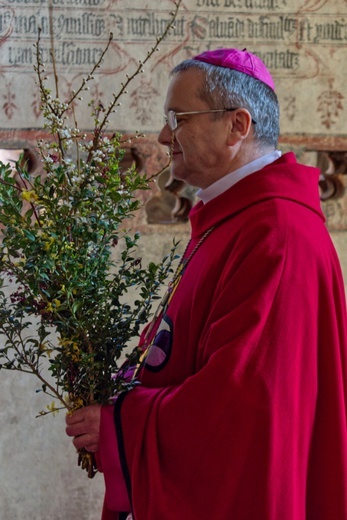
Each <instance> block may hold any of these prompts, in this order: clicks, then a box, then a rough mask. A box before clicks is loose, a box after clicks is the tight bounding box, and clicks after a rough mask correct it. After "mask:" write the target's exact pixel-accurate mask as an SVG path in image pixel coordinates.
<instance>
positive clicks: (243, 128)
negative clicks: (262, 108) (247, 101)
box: [228, 108, 252, 146]
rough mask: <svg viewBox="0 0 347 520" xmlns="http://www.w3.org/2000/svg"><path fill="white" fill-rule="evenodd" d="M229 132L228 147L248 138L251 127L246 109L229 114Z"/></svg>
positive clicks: (250, 118) (249, 116) (249, 115)
mask: <svg viewBox="0 0 347 520" xmlns="http://www.w3.org/2000/svg"><path fill="white" fill-rule="evenodd" d="M229 117H230V122H231V125H230V131H229V135H228V145H229V146H233V145H235V144H236V143H237V142H239V141H243V140H244V139H246V137H248V135H249V132H250V131H251V127H252V116H251V114H250V113H249V112H248V110H247V109H246V108H238V109H237V110H234V111H233V112H230V114H229Z"/></svg>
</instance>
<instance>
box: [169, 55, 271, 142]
mask: <svg viewBox="0 0 347 520" xmlns="http://www.w3.org/2000/svg"><path fill="white" fill-rule="evenodd" d="M193 67H195V68H197V69H200V70H201V71H203V72H205V74H206V83H205V85H204V88H202V89H201V91H200V92H199V93H198V95H199V97H200V99H202V100H203V101H205V102H207V103H208V105H209V106H210V107H211V108H227V107H240V108H241V107H242V108H246V109H247V110H248V111H249V112H250V114H251V116H252V118H253V120H255V121H256V124H255V125H254V137H255V139H256V141H257V142H258V144H259V146H261V147H264V148H268V147H274V148H276V146H277V143H278V137H279V132H280V129H279V104H278V99H277V96H276V94H275V92H274V91H273V90H272V89H271V88H270V87H268V86H267V85H265V83H263V82H262V81H259V80H257V79H255V78H253V77H252V76H248V75H247V74H244V73H243V72H239V71H237V70H232V69H229V68H226V67H219V66H216V65H211V64H209V63H205V62H202V61H198V60H185V61H182V62H181V63H179V64H178V65H177V66H176V67H174V68H173V69H172V71H171V75H172V76H173V75H175V74H177V73H178V72H180V71H183V70H187V69H190V68H193ZM215 117H223V116H220V114H218V115H217V114H216V115H215Z"/></svg>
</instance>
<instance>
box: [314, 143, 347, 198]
mask: <svg viewBox="0 0 347 520" xmlns="http://www.w3.org/2000/svg"><path fill="white" fill-rule="evenodd" d="M317 155H318V157H317V166H318V168H319V169H320V170H321V176H320V180H319V188H320V198H321V200H322V201H326V200H329V199H338V198H341V197H342V196H343V195H344V193H345V189H346V188H345V182H344V179H343V177H342V176H343V175H347V152H339V151H333V152H329V151H321V152H318V154H317Z"/></svg>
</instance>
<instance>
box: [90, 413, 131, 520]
mask: <svg viewBox="0 0 347 520" xmlns="http://www.w3.org/2000/svg"><path fill="white" fill-rule="evenodd" d="M113 415H114V406H112V405H107V406H103V407H102V408H101V423H100V449H99V452H98V454H97V461H98V467H99V470H100V471H102V473H103V474H104V479H105V487H106V493H105V502H104V509H103V516H102V520H119V512H121V511H130V503H129V498H128V494H127V490H126V487H125V482H124V478H123V473H122V470H121V465H120V461H119V455H118V446H117V438H116V432H115V427H114V419H113Z"/></svg>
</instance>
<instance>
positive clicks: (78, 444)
mask: <svg viewBox="0 0 347 520" xmlns="http://www.w3.org/2000/svg"><path fill="white" fill-rule="evenodd" d="M100 416H101V406H100V405H99V404H93V405H91V406H86V407H84V408H80V409H79V410H76V411H75V412H73V413H72V414H67V416H66V433H67V435H69V437H73V445H74V446H75V448H77V449H78V450H79V449H81V448H85V449H86V450H87V451H91V452H95V451H98V450H99V439H100Z"/></svg>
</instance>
